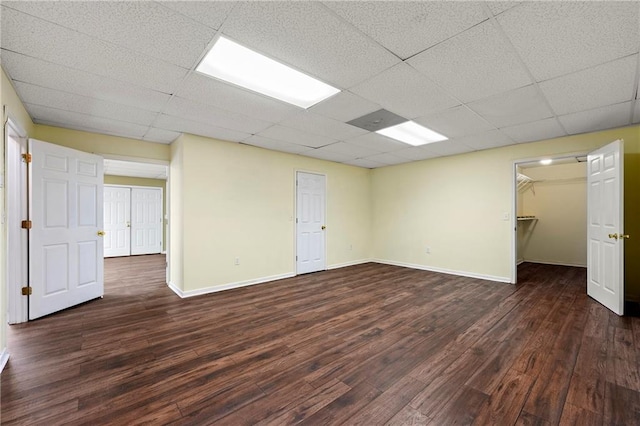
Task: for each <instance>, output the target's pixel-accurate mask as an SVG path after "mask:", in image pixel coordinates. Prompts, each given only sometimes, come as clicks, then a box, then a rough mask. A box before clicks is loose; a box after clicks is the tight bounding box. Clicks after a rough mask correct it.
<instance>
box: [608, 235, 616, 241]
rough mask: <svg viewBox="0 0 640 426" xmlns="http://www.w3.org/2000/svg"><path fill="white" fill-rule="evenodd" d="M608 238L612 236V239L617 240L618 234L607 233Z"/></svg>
mask: <svg viewBox="0 0 640 426" xmlns="http://www.w3.org/2000/svg"><path fill="white" fill-rule="evenodd" d="M609 238H613V239H614V240H617V239H618V234H609Z"/></svg>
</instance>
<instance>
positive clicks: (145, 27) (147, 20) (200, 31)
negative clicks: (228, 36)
mask: <svg viewBox="0 0 640 426" xmlns="http://www.w3.org/2000/svg"><path fill="white" fill-rule="evenodd" d="M3 4H4V5H6V6H9V7H11V8H14V9H17V10H20V11H22V12H24V13H27V14H29V15H32V16H37V17H38V18H40V19H43V20H46V21H49V22H55V23H56V24H58V25H61V26H63V27H65V28H69V29H72V30H75V31H78V32H80V33H83V34H87V35H90V36H92V37H95V38H98V39H100V40H104V41H108V42H110V43H113V44H116V45H119V46H122V47H126V48H127V49H130V50H133V51H135V52H138V53H141V54H144V55H149V56H153V57H154V58H157V59H162V60H164V61H167V62H169V63H172V64H175V65H179V66H181V67H183V68H191V67H192V66H194V65H195V64H196V62H197V61H198V59H199V58H200V56H201V55H202V53H203V51H204V48H205V47H206V46H207V44H208V43H209V42H210V41H211V39H212V38H213V36H214V35H215V34H216V31H215V30H214V29H212V28H210V27H207V26H204V25H202V24H199V23H197V22H194V21H193V20H192V19H189V18H187V17H186V16H183V15H181V14H179V13H176V12H175V11H174V10H172V9H169V8H167V7H163V6H162V5H161V4H159V3H156V2H149V1H144V2H132V1H98V2H92V1H75V2H46V1H36V2H3Z"/></svg>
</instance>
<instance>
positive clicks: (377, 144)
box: [346, 133, 407, 153]
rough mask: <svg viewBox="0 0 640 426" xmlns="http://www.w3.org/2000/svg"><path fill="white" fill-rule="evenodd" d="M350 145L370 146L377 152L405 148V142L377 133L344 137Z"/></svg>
mask: <svg viewBox="0 0 640 426" xmlns="http://www.w3.org/2000/svg"><path fill="white" fill-rule="evenodd" d="M346 142H349V143H350V144H352V145H358V146H362V147H365V148H370V149H372V150H374V151H378V152H381V153H382V152H393V151H399V150H401V149H405V148H407V144H406V143H402V142H399V141H397V140H395V139H391V138H388V137H386V136H382V135H380V134H378V133H365V134H364V135H362V136H357V137H355V138H351V139H346Z"/></svg>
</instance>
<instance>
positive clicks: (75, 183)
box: [28, 139, 104, 319]
mask: <svg viewBox="0 0 640 426" xmlns="http://www.w3.org/2000/svg"><path fill="white" fill-rule="evenodd" d="M29 152H30V153H31V155H32V163H31V164H30V166H29V167H28V169H29V182H30V184H31V204H30V220H31V221H32V228H31V230H30V231H29V282H30V287H31V291H32V293H31V295H30V296H29V319H35V318H39V317H41V316H44V315H47V314H50V313H53V312H56V311H60V310H62V309H66V308H69V307H71V306H74V305H77V304H79V303H83V302H86V301H88V300H92V299H95V298H98V297H101V296H102V295H103V294H104V270H103V242H102V237H101V235H102V234H103V232H102V225H103V217H102V215H103V199H102V196H103V193H102V191H103V188H102V182H103V180H102V179H103V176H102V169H103V165H102V157H99V156H97V155H92V154H88V153H85V152H80V151H76V150H73V149H69V148H65V147H62V146H58V145H54V144H50V143H46V142H41V141H37V140H33V139H31V140H29Z"/></svg>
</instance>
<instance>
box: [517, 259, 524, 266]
mask: <svg viewBox="0 0 640 426" xmlns="http://www.w3.org/2000/svg"><path fill="white" fill-rule="evenodd" d="M521 263H524V259H518V260H517V261H516V266H517V265H520V264H521Z"/></svg>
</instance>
